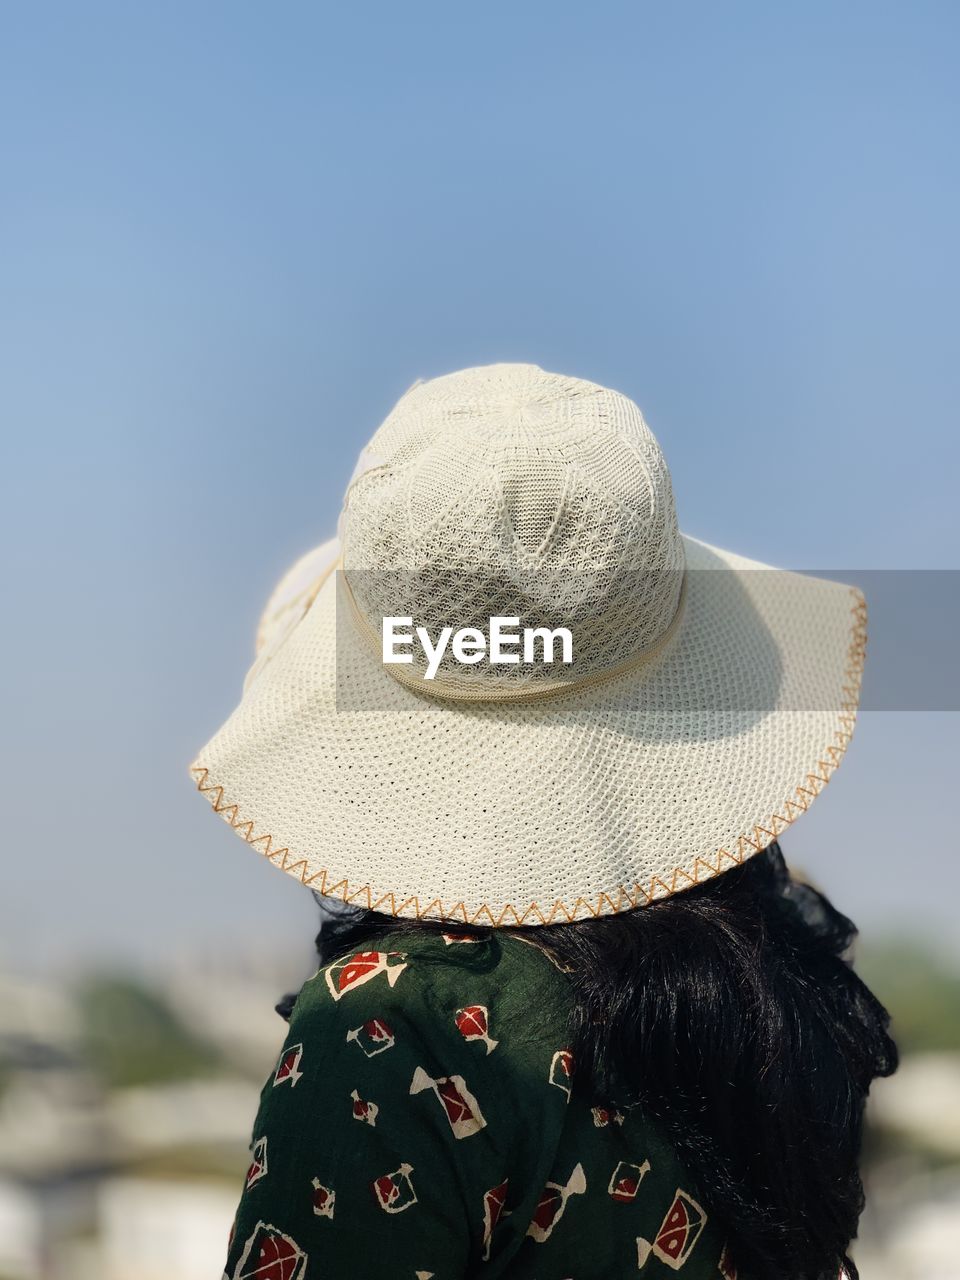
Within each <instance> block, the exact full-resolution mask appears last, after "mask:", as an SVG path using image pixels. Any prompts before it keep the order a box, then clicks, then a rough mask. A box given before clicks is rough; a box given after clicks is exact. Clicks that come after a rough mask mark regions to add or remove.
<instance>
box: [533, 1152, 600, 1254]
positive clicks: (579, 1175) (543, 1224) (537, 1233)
mask: <svg viewBox="0 0 960 1280" xmlns="http://www.w3.org/2000/svg"><path fill="white" fill-rule="evenodd" d="M586 1189H587V1178H586V1175H585V1174H584V1172H583V1165H582V1164H578V1165H577V1166H576V1168H575V1169H574V1170H573V1172H572V1173H571V1174H570V1177H569V1178H568V1179H567V1180H566V1182H548V1183H547V1185H546V1186H545V1187H544V1189H543V1191H542V1192H541V1193H540V1199H539V1201H538V1202H537V1207H536V1209H534V1211H533V1218H532V1219H531V1221H530V1225H529V1227H527V1235H528V1236H532V1237H533V1238H534V1240H536V1242H537V1243H538V1244H543V1242H544V1240H547V1239H549V1236H550V1233H551V1232H552V1231H553V1228H554V1227H555V1226H556V1225H557V1223H558V1222H559V1221H560V1219H561V1217H562V1216H563V1211H564V1209H566V1207H567V1201H568V1200H569V1199H570V1197H571V1196H580V1195H583V1193H584V1192H585V1191H586Z"/></svg>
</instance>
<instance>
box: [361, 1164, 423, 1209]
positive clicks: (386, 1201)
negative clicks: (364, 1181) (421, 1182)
mask: <svg viewBox="0 0 960 1280" xmlns="http://www.w3.org/2000/svg"><path fill="white" fill-rule="evenodd" d="M411 1173H413V1165H411V1164H402V1165H401V1166H400V1168H399V1169H395V1170H394V1172H393V1173H385V1174H383V1176H382V1177H380V1178H374V1180H373V1182H372V1183H371V1184H370V1185H371V1187H372V1188H373V1194H374V1195H375V1196H376V1197H377V1204H379V1206H380V1208H381V1209H382V1210H383V1211H384V1213H402V1212H403V1211H404V1209H409V1208H410V1206H411V1205H412V1204H416V1203H417V1193H416V1192H415V1191H414V1189H413V1183H412V1182H411V1181H410V1175H411Z"/></svg>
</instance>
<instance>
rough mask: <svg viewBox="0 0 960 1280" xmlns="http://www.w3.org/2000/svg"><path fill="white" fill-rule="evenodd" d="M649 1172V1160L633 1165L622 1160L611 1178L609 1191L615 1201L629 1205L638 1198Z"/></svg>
mask: <svg viewBox="0 0 960 1280" xmlns="http://www.w3.org/2000/svg"><path fill="white" fill-rule="evenodd" d="M649 1172H650V1161H649V1160H644V1162H643V1164H631V1163H630V1162H629V1161H628V1160H621V1161H620V1163H619V1164H618V1165H617V1167H616V1168H615V1169H614V1171H613V1173H612V1174H611V1176H610V1185H609V1186H608V1187H607V1191H608V1193H609V1194H610V1195H611V1196H613V1198H614V1200H618V1201H619V1202H620V1203H621V1204H628V1203H629V1202H630V1201H631V1200H635V1199H636V1198H637V1191H638V1190H639V1189H640V1183H641V1182H642V1181H643V1178H644V1175H645V1174H647V1173H649Z"/></svg>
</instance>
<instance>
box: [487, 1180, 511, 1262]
mask: <svg viewBox="0 0 960 1280" xmlns="http://www.w3.org/2000/svg"><path fill="white" fill-rule="evenodd" d="M508 1181H509V1179H507V1178H504V1180H503V1181H502V1182H501V1183H500V1184H499V1186H496V1187H491V1188H490V1190H489V1191H486V1192H484V1196H483V1260H484V1262H489V1261H490V1245H491V1242H492V1241H493V1229H494V1227H495V1226H496V1225H497V1223H498V1222H499V1221H500V1219H501V1217H503V1216H504V1213H505V1210H504V1207H503V1206H504V1205H505V1204H506V1202H507V1182H508Z"/></svg>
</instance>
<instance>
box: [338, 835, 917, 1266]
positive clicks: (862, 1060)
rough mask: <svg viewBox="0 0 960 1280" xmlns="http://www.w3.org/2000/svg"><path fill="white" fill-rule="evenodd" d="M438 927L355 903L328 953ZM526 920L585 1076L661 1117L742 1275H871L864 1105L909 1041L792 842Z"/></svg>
mask: <svg viewBox="0 0 960 1280" xmlns="http://www.w3.org/2000/svg"><path fill="white" fill-rule="evenodd" d="M432 927H440V926H435V925H428V924H426V923H424V922H417V921H406V920H397V919H394V918H392V917H384V916H380V915H377V914H376V913H373V912H358V913H355V914H353V915H352V916H350V917H347V918H342V919H340V920H338V921H337V926H336V928H335V929H332V930H327V929H324V930H322V931H321V937H320V939H318V943H319V945H320V949H321V954H322V956H323V958H324V959H325V960H326V959H330V958H332V955H333V954H339V953H340V952H341V951H342V950H344V949H346V948H348V947H351V946H353V945H354V944H355V943H357V942H358V941H360V940H362V939H363V938H365V937H370V936H373V935H374V934H376V933H381V932H384V931H385V930H391V931H395V930H397V929H398V928H399V929H401V930H403V929H424V928H432ZM462 928H463V926H460V925H458V929H460V930H462ZM477 932H481V933H482V932H489V931H486V930H477ZM519 932H522V933H524V934H526V936H528V937H530V938H531V939H533V940H535V941H536V942H538V943H540V944H541V945H543V946H546V947H547V948H549V950H550V951H551V952H553V953H554V955H555V956H556V958H557V960H558V961H559V962H560V963H561V964H562V965H563V966H564V967H565V968H567V969H569V970H570V978H571V982H572V985H573V992H574V1001H573V1015H572V1016H573V1026H572V1034H573V1038H574V1054H575V1060H576V1062H577V1064H578V1065H577V1078H578V1080H579V1083H580V1087H581V1088H584V1089H589V1090H590V1092H591V1094H592V1095H593V1096H594V1097H595V1098H603V1099H606V1100H608V1101H611V1102H620V1103H623V1102H630V1101H635V1102H638V1103H639V1104H640V1106H641V1108H642V1109H643V1111H644V1112H645V1114H647V1115H648V1116H649V1117H650V1118H651V1119H652V1120H654V1121H656V1122H658V1123H659V1124H660V1126H661V1127H662V1129H663V1130H664V1132H665V1135H666V1136H668V1137H669V1138H670V1139H671V1141H672V1142H673V1144H674V1147H675V1148H676V1150H677V1153H678V1155H679V1156H680V1158H681V1159H682V1160H683V1162H684V1163H685V1165H686V1166H687V1168H688V1169H689V1171H690V1174H691V1176H692V1178H693V1180H694V1181H695V1182H696V1184H697V1189H698V1190H699V1192H700V1194H701V1195H702V1196H703V1197H704V1199H705V1200H706V1201H707V1202H708V1203H709V1204H711V1205H712V1207H713V1211H714V1212H715V1213H716V1214H717V1215H718V1216H720V1217H721V1218H722V1219H723V1220H724V1221H725V1223H726V1225H727V1228H728V1231H729V1234H730V1238H731V1253H732V1255H733V1258H734V1261H735V1262H736V1264H737V1266H738V1269H739V1273H740V1275H741V1276H742V1277H750V1278H753V1280H767V1277H770V1278H771V1280H773V1277H776V1280H836V1277H837V1275H838V1273H839V1271H840V1268H841V1267H845V1269H846V1270H847V1272H848V1273H849V1274H850V1275H851V1276H856V1268H855V1267H854V1266H853V1264H852V1262H851V1261H850V1259H849V1258H848V1256H847V1249H848V1246H849V1242H850V1241H851V1239H852V1238H853V1237H854V1236H855V1234H856V1229H857V1221H858V1218H859V1215H860V1211H861V1209H862V1206H863V1189H862V1185H861V1181H860V1175H859V1169H858V1160H859V1152H860V1142H861V1133H862V1123H863V1109H864V1103H865V1100H866V1095H867V1091H868V1089H869V1086H870V1083H871V1081H872V1080H873V1079H874V1078H875V1077H876V1076H878V1075H888V1074H889V1073H890V1072H891V1071H893V1070H894V1069H895V1067H896V1048H895V1046H894V1044H893V1042H892V1040H891V1039H890V1037H889V1035H888V1034H887V1025H888V1018H887V1014H886V1012H885V1010H884V1009H883V1007H882V1006H881V1005H880V1004H879V1002H878V1001H877V1000H876V999H875V997H874V996H873V995H872V994H871V992H870V991H869V990H868V989H867V988H866V986H864V984H863V983H862V982H861V981H860V979H859V978H858V977H857V976H856V974H855V973H854V971H853V969H852V968H851V966H850V964H849V962H848V960H847V959H846V956H845V953H846V951H847V948H848V947H849V945H850V943H851V941H852V939H853V937H854V935H855V929H854V927H853V925H852V924H851V922H850V921H849V920H848V919H847V918H846V917H845V916H843V915H841V914H840V913H839V912H838V911H836V910H835V909H834V908H833V907H832V906H831V904H830V903H829V902H828V901H827V899H826V898H825V897H824V896H823V895H822V894H821V893H819V892H817V891H816V890H815V889H813V888H811V887H809V886H807V885H804V884H801V883H798V882H797V881H795V880H792V879H791V878H790V875H789V873H788V871H787V869H786V867H785V865H784V862H783V858H782V856H781V853H780V850H779V848H778V846H777V845H776V844H773V845H771V846H770V847H769V848H768V849H767V850H766V851H765V852H764V853H763V854H759V855H757V856H756V857H754V858H752V859H750V860H749V861H748V862H746V863H744V864H743V865H742V866H740V867H738V868H736V869H733V870H730V871H728V872H726V873H724V874H723V875H721V876H718V877H717V878H715V879H712V880H710V881H708V882H706V883H704V884H703V885H700V886H698V887H696V888H693V889H690V890H688V891H686V892H683V893H679V894H676V895H674V896H672V897H669V898H664V899H662V900H660V901H657V902H653V903H651V904H650V905H649V906H646V907H643V908H641V909H638V910H636V911H631V912H626V913H623V914H620V915H615V916H608V917H602V918H599V919H596V920H587V921H584V922H579V923H574V924H564V925H554V926H547V927H541V928H537V929H530V930H521V931H519Z"/></svg>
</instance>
